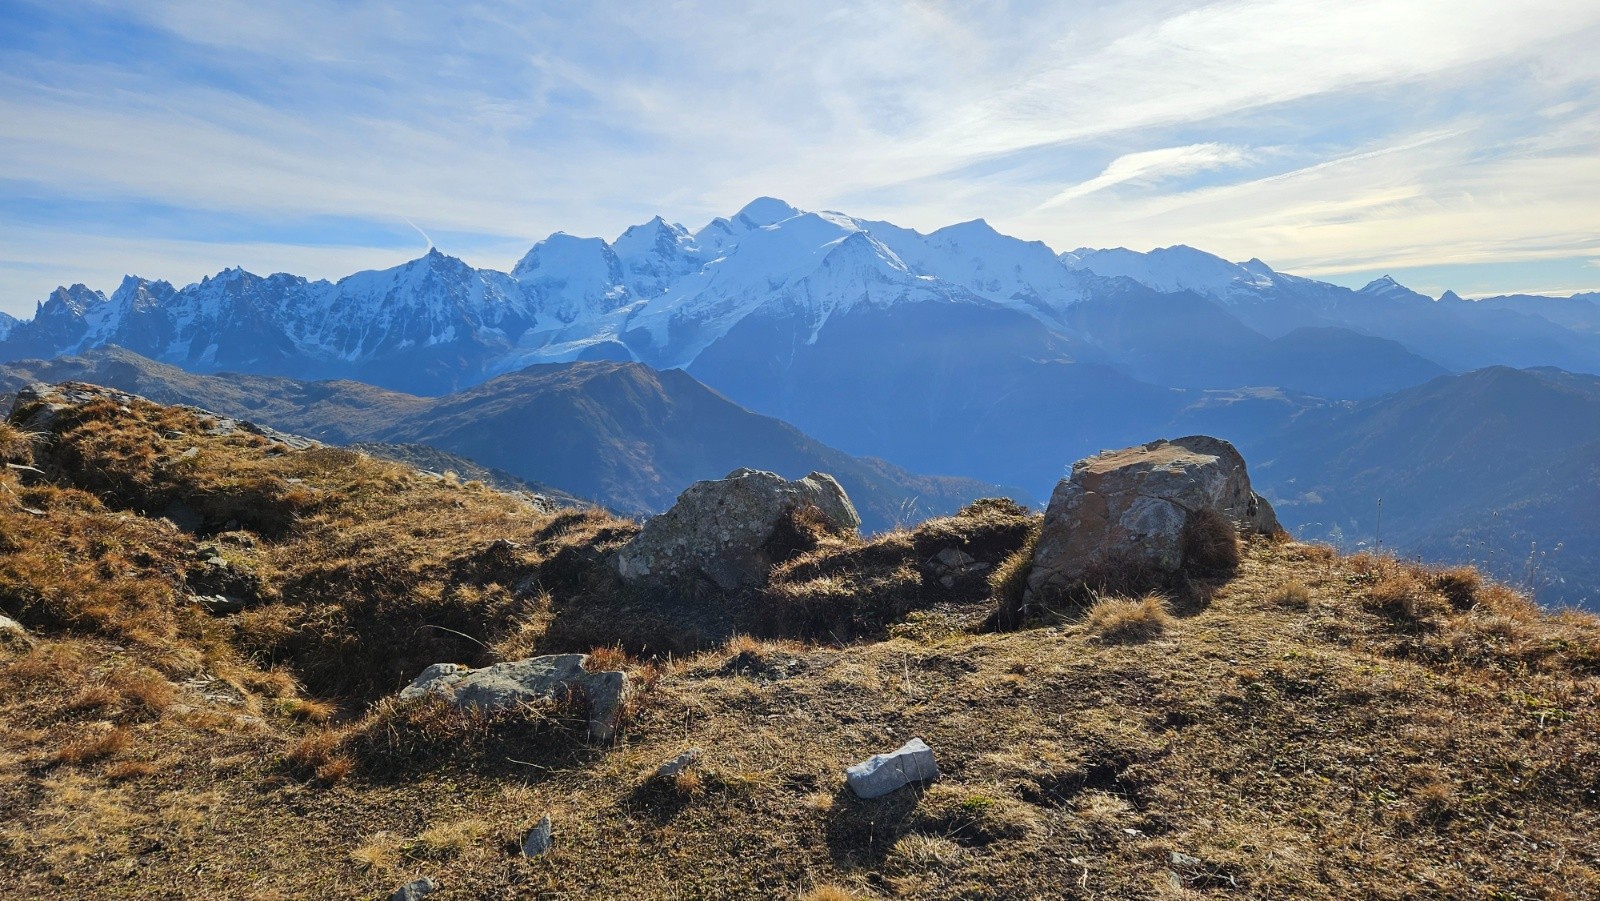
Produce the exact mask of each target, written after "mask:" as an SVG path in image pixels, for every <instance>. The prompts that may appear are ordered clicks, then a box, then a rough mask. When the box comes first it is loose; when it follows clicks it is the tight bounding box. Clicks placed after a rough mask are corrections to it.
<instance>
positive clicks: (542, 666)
mask: <svg viewBox="0 0 1600 901" xmlns="http://www.w3.org/2000/svg"><path fill="white" fill-rule="evenodd" d="M587 659H588V655H587V654H550V655H547V656H544V657H530V658H528V659H526V660H514V661H511V662H509V663H496V664H494V665H493V666H486V667H483V668H481V669H471V668H470V667H465V666H462V665H460V664H457V663H435V664H434V665H432V666H430V667H428V668H427V669H425V670H423V671H422V674H421V675H419V676H417V678H416V679H415V680H414V681H412V683H411V684H410V685H408V686H406V687H405V688H404V689H401V691H400V699H401V700H402V701H409V700H412V699H415V698H422V697H427V696H428V695H437V696H439V697H443V698H445V699H447V700H449V701H450V703H452V704H454V705H455V706H456V707H459V708H461V709H463V710H466V709H471V708H478V709H483V710H508V709H511V708H515V707H519V706H521V705H523V704H528V703H533V702H536V701H548V700H554V699H557V698H559V697H561V696H563V695H566V694H568V693H578V694H581V695H582V696H583V698H584V700H585V701H586V702H587V703H588V705H589V735H590V736H591V737H593V738H594V739H595V740H597V741H609V740H610V739H611V737H612V736H613V735H614V734H616V725H617V715H618V712H619V711H620V709H621V707H622V702H623V700H624V699H625V697H626V695H627V691H628V677H627V675H626V674H624V673H621V672H617V671H607V672H599V673H591V672H589V671H588V670H585V669H584V668H583V664H584V661H585V660H587Z"/></svg>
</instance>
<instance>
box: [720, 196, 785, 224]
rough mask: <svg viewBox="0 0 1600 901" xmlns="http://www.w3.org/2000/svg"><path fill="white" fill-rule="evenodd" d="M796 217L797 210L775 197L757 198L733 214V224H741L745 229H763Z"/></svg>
mask: <svg viewBox="0 0 1600 901" xmlns="http://www.w3.org/2000/svg"><path fill="white" fill-rule="evenodd" d="M798 215H800V211H799V210H797V209H795V208H794V207H792V206H790V205H789V204H787V203H784V202H783V201H781V200H779V199H778V198H776V197H757V198H756V199H755V200H752V201H750V202H749V203H747V204H745V205H744V208H743V209H741V210H739V212H738V213H735V214H734V217H733V219H734V221H735V222H740V223H743V224H744V225H745V227H747V228H764V227H766V226H768V225H776V224H777V223H779V222H782V221H784V220H785V219H793V218H794V217H796V216H798Z"/></svg>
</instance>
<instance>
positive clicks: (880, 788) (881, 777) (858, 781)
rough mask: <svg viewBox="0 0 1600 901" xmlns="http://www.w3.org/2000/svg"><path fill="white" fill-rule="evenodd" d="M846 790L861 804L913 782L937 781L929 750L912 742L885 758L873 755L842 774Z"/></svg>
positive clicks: (935, 768)
mask: <svg viewBox="0 0 1600 901" xmlns="http://www.w3.org/2000/svg"><path fill="white" fill-rule="evenodd" d="M844 775H845V779H846V780H847V781H848V782H849V783H850V790H851V791H853V792H855V793H856V797H858V798H861V799H863V800H866V799H870V798H879V797H882V796H884V795H887V794H889V793H890V792H892V791H895V790H896V789H899V788H901V787H903V786H906V785H910V784H911V783H913V782H924V781H926V780H929V779H937V778H939V765H938V764H937V763H935V762H934V760H933V749H932V748H930V747H928V746H927V744H926V743H924V742H923V740H922V739H920V738H913V739H911V740H910V741H908V742H906V743H905V744H903V745H901V746H900V747H899V748H898V749H896V750H895V751H893V752H892V753H889V754H874V755H872V756H871V757H869V758H867V759H866V760H863V761H862V762H860V763H858V764H856V765H855V766H853V767H850V768H849V769H847V770H845V771H844Z"/></svg>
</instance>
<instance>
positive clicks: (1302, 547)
mask: <svg viewBox="0 0 1600 901" xmlns="http://www.w3.org/2000/svg"><path fill="white" fill-rule="evenodd" d="M1285 556H1286V557H1288V558H1289V559H1290V560H1302V561H1305V562H1307V563H1317V564H1321V565H1324V566H1326V565H1328V564H1331V563H1333V562H1334V561H1335V560H1337V559H1338V558H1339V551H1338V549H1337V548H1335V547H1334V546H1333V545H1331V544H1301V543H1298V542H1296V543H1293V544H1290V545H1289V546H1288V548H1287V549H1286V550H1285Z"/></svg>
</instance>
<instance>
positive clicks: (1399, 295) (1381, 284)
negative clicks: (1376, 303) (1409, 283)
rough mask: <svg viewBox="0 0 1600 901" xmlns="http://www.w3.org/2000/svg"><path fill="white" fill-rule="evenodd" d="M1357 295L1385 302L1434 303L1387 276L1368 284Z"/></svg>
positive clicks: (1427, 297) (1424, 295) (1425, 296)
mask: <svg viewBox="0 0 1600 901" xmlns="http://www.w3.org/2000/svg"><path fill="white" fill-rule="evenodd" d="M1356 293H1357V294H1364V295H1366V296H1368V297H1378V298H1382V299H1384V300H1394V301H1427V302H1428V303H1432V302H1433V298H1431V297H1429V296H1427V295H1426V294H1418V293H1417V292H1415V291H1413V290H1411V289H1410V288H1407V287H1406V286H1405V285H1402V284H1400V283H1399V282H1397V281H1395V280H1394V279H1393V278H1391V277H1389V276H1387V275H1385V276H1383V277H1382V278H1375V279H1373V280H1372V281H1370V282H1367V283H1366V284H1365V285H1364V286H1362V288H1361V290H1360V291H1357V292H1356Z"/></svg>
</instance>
